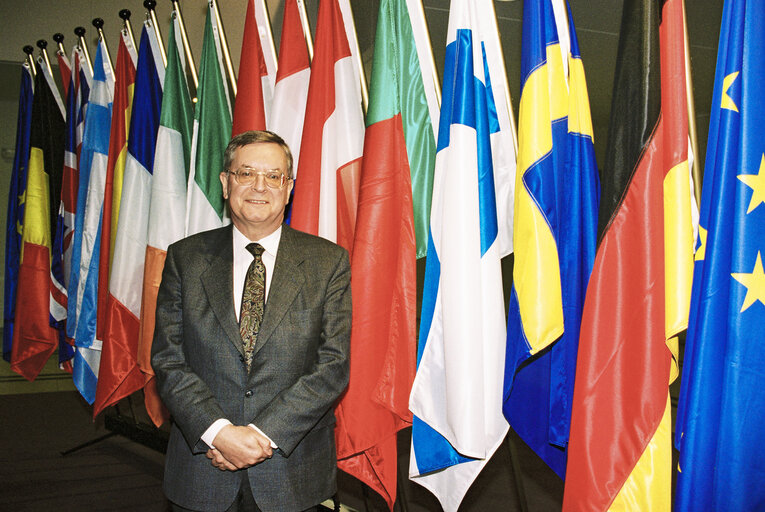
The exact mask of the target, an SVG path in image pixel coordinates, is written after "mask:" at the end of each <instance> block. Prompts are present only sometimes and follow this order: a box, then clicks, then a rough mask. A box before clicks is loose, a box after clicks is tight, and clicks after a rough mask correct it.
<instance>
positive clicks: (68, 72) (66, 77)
mask: <svg viewBox="0 0 765 512" xmlns="http://www.w3.org/2000/svg"><path fill="white" fill-rule="evenodd" d="M56 60H58V70H59V72H60V73H61V85H63V86H64V98H66V97H68V96H69V81H70V80H71V79H72V65H71V63H70V62H69V59H67V58H66V54H65V53H64V52H62V51H61V50H56Z"/></svg>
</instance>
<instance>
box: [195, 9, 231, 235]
mask: <svg viewBox="0 0 765 512" xmlns="http://www.w3.org/2000/svg"><path fill="white" fill-rule="evenodd" d="M218 33H219V28H218V25H217V23H216V21H215V13H214V12H213V10H212V6H210V7H209V8H208V10H207V19H206V21H205V35H204V41H203V42H202V58H201V64H200V69H199V87H198V88H197V98H198V101H197V104H196V111H195V113H194V134H193V138H192V143H191V154H192V157H191V169H190V171H189V181H188V188H187V191H188V195H187V202H186V235H193V234H194V233H199V232H200V231H206V230H208V229H213V228H217V227H221V226H223V225H225V224H228V222H229V218H228V213H227V212H226V205H225V203H224V201H223V189H222V188H221V183H220V178H219V177H218V176H219V175H220V172H221V171H222V170H223V151H224V150H225V149H226V145H227V144H228V141H229V138H230V135H231V103H230V101H229V97H228V83H227V81H226V75H225V73H224V72H223V70H224V68H223V52H222V51H221V45H220V44H221V43H220V38H219V36H218Z"/></svg>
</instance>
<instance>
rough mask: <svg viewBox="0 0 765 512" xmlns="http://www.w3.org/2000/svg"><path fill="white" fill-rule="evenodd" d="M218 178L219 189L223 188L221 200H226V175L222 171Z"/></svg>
mask: <svg viewBox="0 0 765 512" xmlns="http://www.w3.org/2000/svg"><path fill="white" fill-rule="evenodd" d="M219 177H220V184H221V187H222V188H223V199H228V173H227V172H226V171H223V172H221V173H220V175H219Z"/></svg>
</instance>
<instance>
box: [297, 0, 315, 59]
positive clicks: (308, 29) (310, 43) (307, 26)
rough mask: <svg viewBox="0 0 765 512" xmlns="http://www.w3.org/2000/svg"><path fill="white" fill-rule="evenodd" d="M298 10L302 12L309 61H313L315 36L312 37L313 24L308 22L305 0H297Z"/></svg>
mask: <svg viewBox="0 0 765 512" xmlns="http://www.w3.org/2000/svg"><path fill="white" fill-rule="evenodd" d="M297 7H298V12H299V13H300V25H302V26H303V37H305V44H306V46H307V47H308V61H309V62H311V61H313V38H312V37H311V25H310V24H309V23H308V13H307V12H306V10H305V0H297Z"/></svg>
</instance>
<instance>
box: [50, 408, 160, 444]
mask: <svg viewBox="0 0 765 512" xmlns="http://www.w3.org/2000/svg"><path fill="white" fill-rule="evenodd" d="M127 401H128V407H129V410H130V414H129V415H124V414H122V413H121V412H120V404H119V403H116V404H114V405H113V406H112V407H111V408H110V409H112V410H113V411H114V412H115V413H114V414H105V415H104V428H106V430H108V431H109V432H108V433H106V434H104V435H102V436H100V437H97V438H95V439H91V440H90V441H85V442H84V443H82V444H79V445H77V446H75V447H73V448H70V449H68V450H64V451H63V452H61V455H62V456H63V457H66V456H67V455H71V454H72V453H75V452H77V451H79V450H82V449H83V448H87V447H89V446H93V445H95V444H98V443H100V442H101V441H106V440H107V439H109V438H111V437H114V436H116V435H119V436H122V437H125V438H127V439H130V440H131V441H134V442H136V443H138V444H141V445H143V446H146V447H147V448H151V449H152V450H154V451H157V452H160V453H165V452H166V451H167V441H168V438H169V435H168V434H167V432H164V431H162V430H160V429H159V428H157V427H155V426H154V425H150V424H148V423H144V422H141V421H138V419H137V418H136V415H135V410H134V407H133V396H132V395H130V396H128V397H127Z"/></svg>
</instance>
